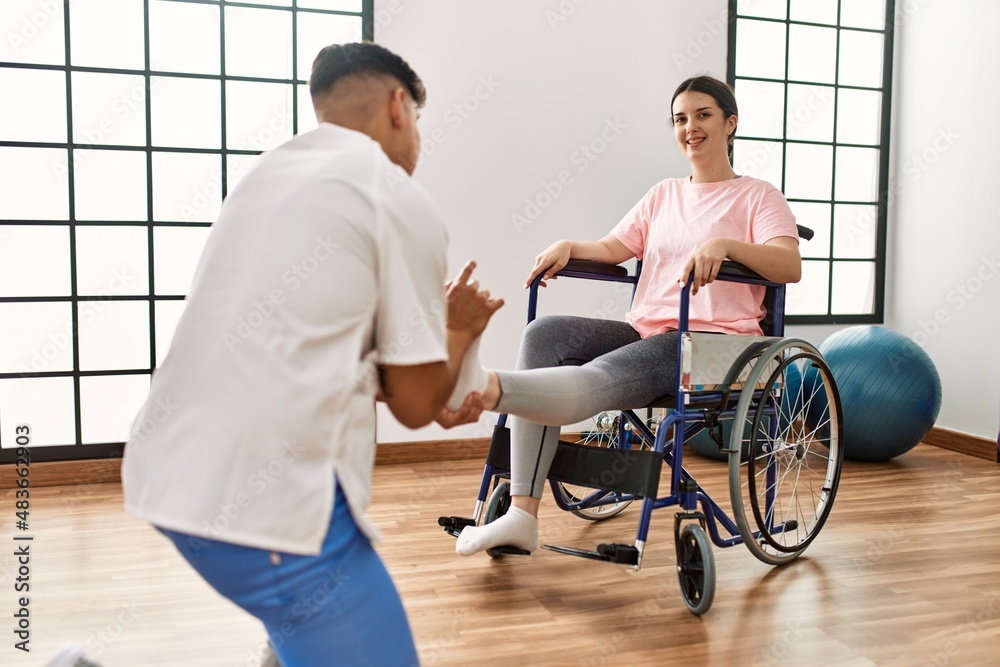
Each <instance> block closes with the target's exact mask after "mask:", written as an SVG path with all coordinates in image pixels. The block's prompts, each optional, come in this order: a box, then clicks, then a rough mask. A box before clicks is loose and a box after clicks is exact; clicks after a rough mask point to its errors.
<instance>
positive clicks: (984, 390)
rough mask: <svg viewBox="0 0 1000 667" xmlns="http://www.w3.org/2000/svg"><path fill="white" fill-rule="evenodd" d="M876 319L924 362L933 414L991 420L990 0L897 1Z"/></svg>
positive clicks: (997, 70)
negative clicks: (911, 343)
mask: <svg viewBox="0 0 1000 667" xmlns="http://www.w3.org/2000/svg"><path fill="white" fill-rule="evenodd" d="M896 4H897V5H898V6H900V9H901V11H900V12H899V18H898V21H897V33H896V47H897V48H896V77H895V82H894V95H893V98H894V99H893V103H894V107H895V118H894V120H893V133H892V152H893V160H892V168H891V172H892V177H891V179H890V184H891V186H892V188H893V189H894V191H895V192H896V193H897V195H896V196H895V199H894V205H892V204H891V205H890V207H889V235H888V260H889V261H888V275H887V295H886V297H887V298H886V303H887V309H886V326H888V327H890V328H892V329H895V330H897V331H899V332H901V333H904V334H906V335H908V336H911V337H912V338H913V339H914V340H915V341H917V342H918V343H920V344H921V345H922V346H923V348H924V349H925V350H926V351H927V353H928V354H929V355H930V357H931V359H932V360H933V361H934V364H935V366H936V367H937V369H938V372H939V373H940V375H941V383H942V389H943V393H944V397H943V405H942V409H941V414H940V416H939V417H938V422H937V425H938V426H940V427H942V428H948V429H952V430H956V431H961V432H964V433H970V434H973V435H978V436H982V437H985V438H989V439H994V438H996V437H997V431H998V428H1000V418H998V407H1000V352H998V346H997V336H998V332H1000V275H998V274H1000V263H998V260H1000V214H998V210H1000V209H998V205H997V194H996V193H997V166H996V152H997V148H998V147H1000V124H998V122H997V109H1000V89H998V88H997V85H996V84H997V81H1000V42H998V40H997V39H996V34H995V32H996V27H997V26H998V25H1000V3H997V2H995V1H994V0H952V1H950V2H945V0H923V1H921V2H916V1H915V0H909V1H907V2H902V1H900V0H897V3H896Z"/></svg>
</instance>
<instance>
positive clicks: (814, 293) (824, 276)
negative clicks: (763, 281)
mask: <svg viewBox="0 0 1000 667" xmlns="http://www.w3.org/2000/svg"><path fill="white" fill-rule="evenodd" d="M829 288H830V263H829V262H818V261H815V260H813V261H803V262H802V280H800V281H799V282H797V283H791V284H789V285H788V289H787V291H786V297H787V298H786V299H785V314H786V315H826V314H827V299H828V298H829V296H828V293H829Z"/></svg>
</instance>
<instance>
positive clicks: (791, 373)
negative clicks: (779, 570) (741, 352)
mask: <svg viewBox="0 0 1000 667" xmlns="http://www.w3.org/2000/svg"><path fill="white" fill-rule="evenodd" d="M843 428H844V425H843V415H842V412H841V407H840V395H839V394H838V393H837V387H836V384H835V383H834V380H833V374H832V373H831V372H830V369H829V367H828V366H827V365H826V362H825V361H824V360H823V357H822V355H821V354H820V353H819V351H818V350H817V349H816V348H815V347H813V346H812V345H810V344H809V343H807V342H806V341H803V340H799V339H793V338H786V339H783V340H779V341H777V342H775V343H773V344H772V345H771V346H770V347H769V348H768V349H767V351H766V352H764V353H763V354H762V355H761V356H760V357H759V359H758V360H757V361H756V363H754V366H753V368H752V369H751V371H750V373H749V376H748V377H747V379H746V381H745V383H744V384H743V387H742V390H741V392H740V398H739V401H738V402H737V405H736V415H735V417H734V423H733V434H732V442H731V443H730V447H729V449H730V454H729V492H730V497H731V499H732V503H733V517H734V519H735V520H736V525H737V526H738V527H739V531H740V535H741V536H742V537H743V542H744V544H746V545H747V548H748V549H750V552H751V553H752V554H753V555H754V556H756V557H757V558H758V559H760V560H761V561H763V562H765V563H769V564H771V565H780V564H782V563H786V562H788V561H791V560H793V559H794V558H796V557H797V556H798V555H799V554H801V553H802V552H803V550H805V548H806V547H807V546H809V543H810V542H812V541H813V539H815V537H816V535H817V534H819V531H820V529H821V528H822V527H823V524H824V523H825V522H826V519H827V517H828V516H829V515H830V510H831V509H832V507H833V501H834V497H835V496H836V494H837V486H838V484H839V483H840V471H841V466H842V465H843V455H844V453H843V447H842V444H841V441H842V439H843ZM740 452H747V453H748V456H746V457H741V456H740Z"/></svg>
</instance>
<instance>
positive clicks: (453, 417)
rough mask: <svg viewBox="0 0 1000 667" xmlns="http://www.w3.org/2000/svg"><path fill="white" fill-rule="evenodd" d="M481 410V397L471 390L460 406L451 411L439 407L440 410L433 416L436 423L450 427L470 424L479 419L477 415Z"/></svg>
mask: <svg viewBox="0 0 1000 667" xmlns="http://www.w3.org/2000/svg"><path fill="white" fill-rule="evenodd" d="M482 412H483V397H482V396H480V395H479V393H478V392H475V391H474V392H472V393H470V394H469V395H468V396H466V397H465V402H464V403H462V407H460V408H459V409H458V410H455V411H454V412H452V411H451V410H449V409H448V408H447V407H444V408H441V412H439V413H438V416H437V417H435V418H434V421H436V422H437V423H438V424H440V425H441V426H443V427H444V428H452V427H454V426H460V425H462V424H471V423H472V422H475V421H478V420H479V415H480V414H482Z"/></svg>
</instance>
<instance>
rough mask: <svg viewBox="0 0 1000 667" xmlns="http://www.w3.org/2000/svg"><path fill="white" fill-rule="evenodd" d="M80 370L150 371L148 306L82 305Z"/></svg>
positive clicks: (129, 303)
mask: <svg viewBox="0 0 1000 667" xmlns="http://www.w3.org/2000/svg"><path fill="white" fill-rule="evenodd" d="M79 338H80V370H84V371H97V370H127V369H139V368H149V303H148V302H146V301H106V300H101V301H84V302H81V303H80V335H79Z"/></svg>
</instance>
